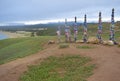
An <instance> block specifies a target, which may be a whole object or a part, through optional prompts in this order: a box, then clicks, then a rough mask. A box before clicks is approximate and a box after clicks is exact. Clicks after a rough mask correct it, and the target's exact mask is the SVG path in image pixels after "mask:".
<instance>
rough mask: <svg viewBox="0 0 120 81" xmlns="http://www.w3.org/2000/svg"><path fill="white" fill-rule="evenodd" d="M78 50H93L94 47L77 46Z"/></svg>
mask: <svg viewBox="0 0 120 81" xmlns="http://www.w3.org/2000/svg"><path fill="white" fill-rule="evenodd" d="M76 48H79V49H93V48H94V47H93V46H87V45H85V46H80V45H78V46H76Z"/></svg>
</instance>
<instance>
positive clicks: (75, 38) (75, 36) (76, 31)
mask: <svg viewBox="0 0 120 81" xmlns="http://www.w3.org/2000/svg"><path fill="white" fill-rule="evenodd" d="M77 34H78V26H77V17H75V23H74V41H75V42H76V40H77Z"/></svg>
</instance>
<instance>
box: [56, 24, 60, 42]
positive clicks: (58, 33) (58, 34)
mask: <svg viewBox="0 0 120 81" xmlns="http://www.w3.org/2000/svg"><path fill="white" fill-rule="evenodd" d="M56 33H57V36H58V42H61V27H60V26H58V28H57V32H56Z"/></svg>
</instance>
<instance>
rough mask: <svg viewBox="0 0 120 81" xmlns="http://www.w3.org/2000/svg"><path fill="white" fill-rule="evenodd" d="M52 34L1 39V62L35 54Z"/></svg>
mask: <svg viewBox="0 0 120 81" xmlns="http://www.w3.org/2000/svg"><path fill="white" fill-rule="evenodd" d="M53 38H54V37H52V36H41V37H28V38H14V39H6V40H1V41H0V64H3V63H6V62H9V61H12V60H15V59H17V58H21V57H25V56H27V55H31V54H34V53H36V52H38V51H40V50H42V49H43V45H44V44H45V43H47V41H48V40H49V39H53Z"/></svg>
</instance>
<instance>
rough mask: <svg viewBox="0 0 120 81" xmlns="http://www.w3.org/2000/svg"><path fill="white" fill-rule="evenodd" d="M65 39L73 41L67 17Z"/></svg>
mask: <svg viewBox="0 0 120 81" xmlns="http://www.w3.org/2000/svg"><path fill="white" fill-rule="evenodd" d="M65 41H66V42H71V31H70V26H68V25H67V19H65Z"/></svg>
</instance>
